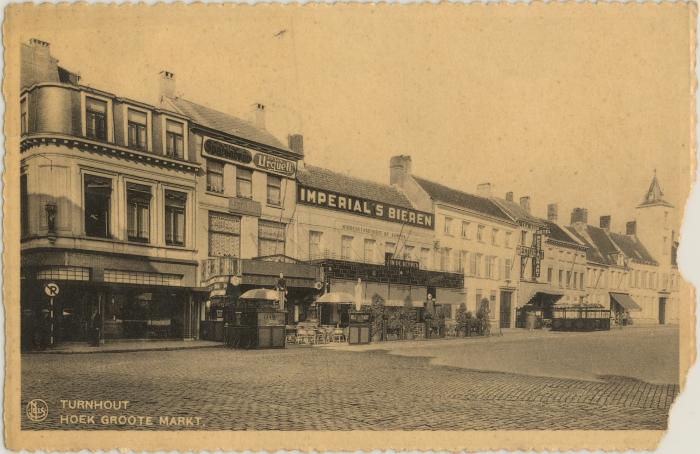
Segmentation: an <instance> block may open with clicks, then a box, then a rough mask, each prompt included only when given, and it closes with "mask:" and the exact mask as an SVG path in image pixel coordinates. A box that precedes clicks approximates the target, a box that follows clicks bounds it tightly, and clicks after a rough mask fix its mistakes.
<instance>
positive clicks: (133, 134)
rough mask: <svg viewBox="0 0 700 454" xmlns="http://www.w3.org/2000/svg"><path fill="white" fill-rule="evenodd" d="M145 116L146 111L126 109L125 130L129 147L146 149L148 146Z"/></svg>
mask: <svg viewBox="0 0 700 454" xmlns="http://www.w3.org/2000/svg"><path fill="white" fill-rule="evenodd" d="M147 118H148V116H147V114H146V112H141V111H138V110H134V109H128V113H127V130H128V136H129V137H128V138H129V147H131V148H135V149H137V150H146V149H147V148H148V145H147V143H148V133H147V132H146V126H147V124H148V122H147Z"/></svg>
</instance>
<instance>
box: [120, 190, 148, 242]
mask: <svg viewBox="0 0 700 454" xmlns="http://www.w3.org/2000/svg"><path fill="white" fill-rule="evenodd" d="M126 220H127V236H128V237H129V241H138V242H141V243H148V240H149V238H150V231H151V187H150V186H145V185H142V184H136V183H127V185H126Z"/></svg>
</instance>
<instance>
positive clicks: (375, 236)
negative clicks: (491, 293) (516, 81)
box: [290, 164, 463, 325]
mask: <svg viewBox="0 0 700 454" xmlns="http://www.w3.org/2000/svg"><path fill="white" fill-rule="evenodd" d="M297 180H298V187H297V207H296V213H295V216H294V229H295V232H294V238H295V241H294V243H293V254H294V256H295V257H297V258H299V259H300V260H303V261H305V262H309V263H313V264H317V265H319V266H320V267H321V269H322V270H323V273H324V276H325V283H324V284H325V285H326V290H328V291H332V292H343V293H345V294H348V295H352V296H353V300H354V301H353V302H358V303H359V304H363V305H369V304H371V303H372V302H373V301H376V300H377V299H380V300H381V301H382V303H383V304H384V305H385V306H389V307H411V308H418V309H423V308H424V305H425V302H426V300H427V299H428V295H429V294H430V295H432V296H433V297H434V298H435V299H436V300H437V303H438V304H439V305H441V306H443V308H446V312H447V313H450V314H451V312H452V311H451V310H450V309H451V306H449V305H450V304H452V303H456V302H457V301H456V298H458V297H459V296H461V294H460V291H461V289H462V285H463V277H462V275H461V274H459V273H457V272H452V271H451V270H447V269H441V270H435V269H434V261H435V257H436V249H435V242H434V232H435V216H434V215H433V213H432V211H422V210H419V209H417V208H414V206H413V205H412V203H411V202H410V201H409V200H408V198H407V197H406V196H405V195H404V194H403V193H402V192H401V191H399V190H397V189H396V188H395V187H392V186H389V185H384V184H379V183H375V182H372V181H367V180H362V179H358V178H354V177H350V176H348V175H344V174H341V173H338V172H332V171H330V170H327V169H323V168H320V167H316V166H312V165H308V164H307V165H304V166H303V167H302V168H300V169H299V171H298V174H297ZM350 303H352V302H350ZM350 307H351V304H347V305H345V306H344V307H341V306H337V305H328V306H322V307H320V308H318V310H319V311H320V321H321V323H326V324H336V323H340V324H341V325H344V324H345V323H347V309H348V308H350ZM290 309H291V308H290ZM309 310H310V308H309V307H308V306H306V307H302V306H298V305H295V306H294V320H295V321H303V320H304V319H306V318H307V317H309V316H310V314H309ZM443 310H444V309H443ZM311 315H313V314H311Z"/></svg>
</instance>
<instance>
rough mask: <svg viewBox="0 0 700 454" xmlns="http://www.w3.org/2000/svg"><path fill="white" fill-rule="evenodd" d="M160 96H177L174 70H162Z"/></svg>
mask: <svg viewBox="0 0 700 454" xmlns="http://www.w3.org/2000/svg"><path fill="white" fill-rule="evenodd" d="M160 97H161V99H163V98H174V97H175V73H173V72H172V71H167V70H163V71H161V72H160Z"/></svg>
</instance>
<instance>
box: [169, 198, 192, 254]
mask: <svg viewBox="0 0 700 454" xmlns="http://www.w3.org/2000/svg"><path fill="white" fill-rule="evenodd" d="M168 192H175V193H180V194H184V195H185V206H184V207H176V206H174V205H169V204H168ZM190 201H191V195H190V193H189V192H188V191H185V190H183V189H181V188H170V187H164V188H163V242H164V243H165V245H166V246H169V247H179V248H184V247H187V244H188V243H187V242H188V240H189V236H190V235H188V231H189V230H190V229H189V228H188V227H189V226H188V225H187V224H188V219H189V215H188V212H189V210H190V205H191V203H190ZM168 208H171V209H173V208H174V209H176V210H177V211H180V210H181V211H182V217H183V219H182V229H183V231H182V242H181V243H180V242H178V241H175V237H176V233H177V232H175V231H173V235H172V237H173V238H172V239H170V240H168ZM172 225H173V226H174V225H177V223H174V224H172Z"/></svg>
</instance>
